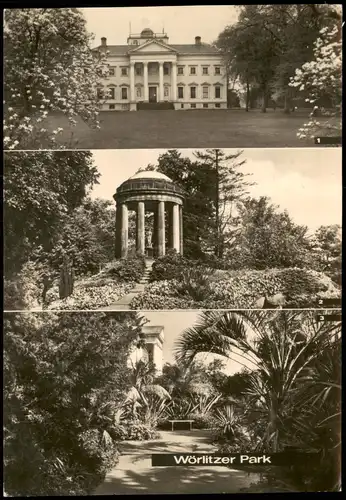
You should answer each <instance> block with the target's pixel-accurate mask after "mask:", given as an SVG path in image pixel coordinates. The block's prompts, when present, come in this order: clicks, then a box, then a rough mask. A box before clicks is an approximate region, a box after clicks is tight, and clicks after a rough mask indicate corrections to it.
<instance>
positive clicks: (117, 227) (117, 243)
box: [115, 203, 121, 259]
mask: <svg viewBox="0 0 346 500" xmlns="http://www.w3.org/2000/svg"><path fill="white" fill-rule="evenodd" d="M115 257H116V258H117V259H120V257H121V204H120V203H117V206H116V212H115Z"/></svg>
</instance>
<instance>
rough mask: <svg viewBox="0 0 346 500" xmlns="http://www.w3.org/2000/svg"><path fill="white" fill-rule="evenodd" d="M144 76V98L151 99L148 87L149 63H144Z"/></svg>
mask: <svg viewBox="0 0 346 500" xmlns="http://www.w3.org/2000/svg"><path fill="white" fill-rule="evenodd" d="M143 76H144V100H145V101H149V88H148V63H147V62H144V63H143Z"/></svg>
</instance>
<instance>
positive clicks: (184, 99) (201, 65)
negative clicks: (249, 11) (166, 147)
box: [94, 28, 227, 111]
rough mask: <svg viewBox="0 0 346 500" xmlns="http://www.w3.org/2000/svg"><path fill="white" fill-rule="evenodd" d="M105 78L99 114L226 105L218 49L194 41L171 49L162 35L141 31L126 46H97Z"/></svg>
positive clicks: (103, 40)
mask: <svg viewBox="0 0 346 500" xmlns="http://www.w3.org/2000/svg"><path fill="white" fill-rule="evenodd" d="M94 50H96V51H101V52H104V53H106V54H107V63H108V65H109V75H108V76H107V77H106V78H105V80H104V87H106V90H107V95H108V98H107V99H106V100H105V101H104V102H103V104H102V110H114V111H121V110H123V111H129V110H130V111H136V110H138V109H160V108H161V109H182V110H185V109H196V108H202V109H215V108H216V109H218V108H226V107H227V77H226V71H225V67H224V65H223V63H222V57H221V55H220V53H219V52H218V50H217V49H216V48H215V47H213V46H211V45H208V44H205V43H202V41H201V37H198V36H196V37H195V43H193V44H191V45H171V44H169V40H168V36H167V34H165V33H154V32H153V31H152V30H150V29H148V28H147V29H144V30H143V31H142V32H141V33H140V34H131V35H129V37H128V39H127V45H107V39H106V38H102V39H101V45H100V46H99V47H97V48H96V49H94Z"/></svg>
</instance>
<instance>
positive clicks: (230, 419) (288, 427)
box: [176, 311, 341, 491]
mask: <svg viewBox="0 0 346 500" xmlns="http://www.w3.org/2000/svg"><path fill="white" fill-rule="evenodd" d="M200 353H214V354H217V355H221V356H224V357H226V358H228V359H230V360H233V361H235V362H236V363H239V364H240V365H242V366H244V367H245V369H246V371H247V372H248V380H247V383H246V385H245V388H244V389H245V390H243V391H242V400H240V401H236V400H234V399H233V400H231V401H229V402H228V403H227V404H226V405H225V408H224V409H223V410H221V409H219V410H216V412H215V413H216V416H217V417H218V418H219V424H220V425H219V433H218V435H219V437H221V438H222V440H221V443H223V444H222V447H221V450H222V451H224V452H226V453H229V452H239V451H242V450H245V449H246V448H247V450H248V449H249V448H251V449H258V450H259V451H260V450H261V451H264V452H265V451H267V452H268V451H269V452H270V451H271V452H278V451H285V450H293V449H294V450H295V451H302V452H304V451H305V452H313V451H315V452H320V456H319V459H318V460H317V461H313V460H312V461H311V462H309V463H305V464H292V466H291V467H282V468H281V467H280V468H277V467H274V468H273V470H271V469H270V468H269V470H267V471H266V480H267V482H266V488H265V489H266V491H272V490H273V489H274V488H275V487H277V486H278V485H279V486H280V487H281V489H282V490H284V491H339V488H340V470H341V468H340V456H341V455H340V452H341V448H340V445H341V440H340V434H341V369H340V361H341V324H340V322H338V321H336V322H321V321H319V320H318V319H317V318H316V315H315V313H314V312H292V311H289V312H284V311H281V312H280V313H277V314H272V313H271V314H268V312H258V311H252V312H251V311H242V312H240V311H239V312H220V313H218V312H215V311H208V312H206V313H203V314H201V316H200V319H199V321H198V322H197V323H196V324H195V325H194V326H193V327H191V328H189V329H187V330H185V331H184V332H183V333H182V335H181V337H180V338H179V339H178V341H177V342H176V354H177V361H178V362H179V363H189V362H191V361H193V360H194V359H195V357H196V356H197V355H198V354H200ZM239 353H240V357H239ZM244 443H245V447H244ZM274 469H275V470H274ZM268 481H270V482H269V483H268Z"/></svg>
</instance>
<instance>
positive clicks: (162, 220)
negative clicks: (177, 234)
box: [158, 201, 166, 257]
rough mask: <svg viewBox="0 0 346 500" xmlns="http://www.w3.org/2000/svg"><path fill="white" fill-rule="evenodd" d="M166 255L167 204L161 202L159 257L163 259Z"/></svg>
mask: <svg viewBox="0 0 346 500" xmlns="http://www.w3.org/2000/svg"><path fill="white" fill-rule="evenodd" d="M165 253H166V240H165V202H164V201H159V206H158V256H159V257H162V256H163V255H165Z"/></svg>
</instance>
